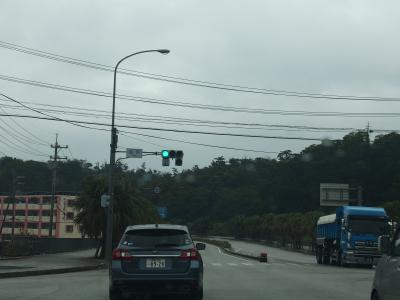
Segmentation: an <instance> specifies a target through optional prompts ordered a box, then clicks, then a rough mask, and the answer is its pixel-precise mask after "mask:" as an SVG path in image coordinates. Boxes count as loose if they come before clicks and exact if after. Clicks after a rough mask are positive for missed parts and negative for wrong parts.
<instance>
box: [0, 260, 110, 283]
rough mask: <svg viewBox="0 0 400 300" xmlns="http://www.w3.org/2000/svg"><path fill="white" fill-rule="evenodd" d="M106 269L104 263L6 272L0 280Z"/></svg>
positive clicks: (1, 274)
mask: <svg viewBox="0 0 400 300" xmlns="http://www.w3.org/2000/svg"><path fill="white" fill-rule="evenodd" d="M104 268H106V264H105V263H100V264H97V265H92V266H80V267H69V268H58V269H45V270H32V271H22V272H7V273H0V279H2V278H14V277H28V276H40V275H51V274H64V273H73V272H83V271H93V270H99V269H104Z"/></svg>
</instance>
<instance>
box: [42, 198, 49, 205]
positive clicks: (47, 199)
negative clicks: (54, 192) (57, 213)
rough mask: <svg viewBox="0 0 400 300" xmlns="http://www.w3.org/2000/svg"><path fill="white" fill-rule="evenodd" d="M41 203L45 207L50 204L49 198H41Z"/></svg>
mask: <svg viewBox="0 0 400 300" xmlns="http://www.w3.org/2000/svg"><path fill="white" fill-rule="evenodd" d="M42 203H43V204H45V205H47V204H51V197H43V199H42Z"/></svg>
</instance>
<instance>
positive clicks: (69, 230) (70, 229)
mask: <svg viewBox="0 0 400 300" xmlns="http://www.w3.org/2000/svg"><path fill="white" fill-rule="evenodd" d="M65 232H68V233H72V232H74V226H73V225H66V226H65Z"/></svg>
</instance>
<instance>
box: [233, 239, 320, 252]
mask: <svg viewBox="0 0 400 300" xmlns="http://www.w3.org/2000/svg"><path fill="white" fill-rule="evenodd" d="M229 240H232V241H240V242H248V243H253V244H257V245H260V246H267V247H272V248H275V249H281V250H286V251H289V252H295V253H301V254H305V255H311V256H313V255H315V253H314V252H313V251H311V250H306V249H293V248H289V247H279V246H276V245H272V244H271V243H266V242H263V241H259V240H251V239H235V238H229Z"/></svg>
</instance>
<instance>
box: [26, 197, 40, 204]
mask: <svg viewBox="0 0 400 300" xmlns="http://www.w3.org/2000/svg"><path fill="white" fill-rule="evenodd" d="M28 204H37V205H38V204H40V199H39V198H29V199H28Z"/></svg>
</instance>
